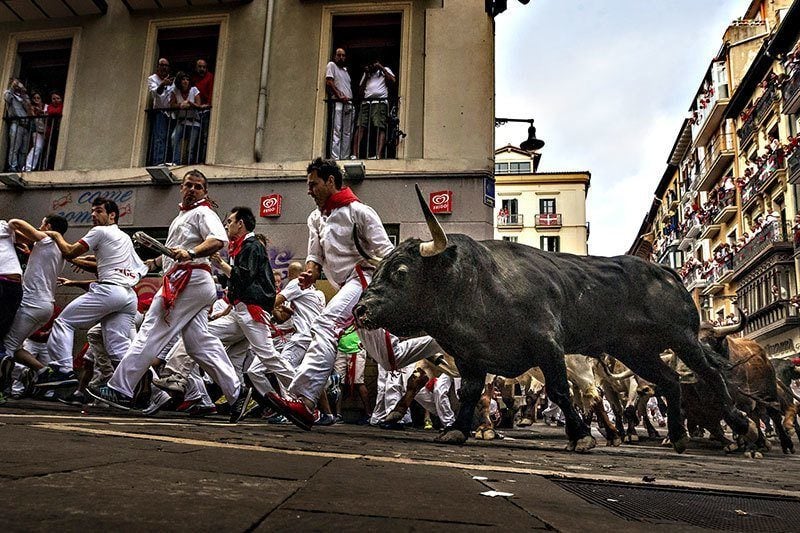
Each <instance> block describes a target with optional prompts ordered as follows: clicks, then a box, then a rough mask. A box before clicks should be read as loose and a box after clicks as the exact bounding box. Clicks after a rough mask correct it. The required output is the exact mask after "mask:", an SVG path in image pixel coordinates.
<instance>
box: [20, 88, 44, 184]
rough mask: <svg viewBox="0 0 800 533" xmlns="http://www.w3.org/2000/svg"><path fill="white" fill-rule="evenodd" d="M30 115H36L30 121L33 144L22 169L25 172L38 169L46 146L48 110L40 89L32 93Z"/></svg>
mask: <svg viewBox="0 0 800 533" xmlns="http://www.w3.org/2000/svg"><path fill="white" fill-rule="evenodd" d="M30 115H31V116H32V117H36V118H34V119H32V120H31V121H30V122H31V134H32V137H31V140H32V141H33V146H31V149H30V151H29V152H28V157H27V158H26V159H25V166H24V167H23V169H22V170H23V172H30V171H32V170H38V166H39V157H40V156H41V155H42V148H44V137H45V131H46V120H45V118H44V116H45V115H46V112H45V105H44V102H43V101H42V94H41V93H40V92H38V91H33V92H32V93H31V108H30Z"/></svg>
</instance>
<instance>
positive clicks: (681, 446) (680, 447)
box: [672, 435, 689, 453]
mask: <svg viewBox="0 0 800 533" xmlns="http://www.w3.org/2000/svg"><path fill="white" fill-rule="evenodd" d="M688 445H689V436H688V435H684V436H683V437H681V438H680V439H678V440H676V441H675V442H673V443H672V447H673V448H674V449H675V451H676V452H678V453H683V452H685V451H686V446H688Z"/></svg>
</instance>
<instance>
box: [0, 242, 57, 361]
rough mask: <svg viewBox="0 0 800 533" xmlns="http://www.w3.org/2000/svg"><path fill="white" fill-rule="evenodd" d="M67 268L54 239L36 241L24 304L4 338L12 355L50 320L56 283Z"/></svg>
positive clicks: (25, 281) (25, 283)
mask: <svg viewBox="0 0 800 533" xmlns="http://www.w3.org/2000/svg"><path fill="white" fill-rule="evenodd" d="M63 269H64V257H63V255H62V254H61V250H59V249H58V245H56V242H55V241H54V240H53V239H51V238H50V237H45V238H43V239H41V240H39V241H37V242H35V243H34V244H33V249H32V250H31V255H30V258H29V259H28V265H27V266H26V267H25V274H24V275H23V276H22V303H21V304H20V306H19V309H18V310H17V314H16V316H15V317H14V322H13V323H12V325H11V330H10V331H9V332H8V334H7V335H6V338H5V340H4V341H3V345H4V346H5V349H6V353H7V354H8V355H14V352H16V351H17V350H19V349H20V348H21V347H22V344H23V343H24V342H25V339H27V338H28V337H29V336H30V335H31V334H32V333H34V332H35V331H37V330H38V329H39V328H41V327H42V326H44V325H45V324H47V323H48V322H49V321H50V317H51V316H53V307H54V305H55V294H56V283H57V281H58V275H59V274H60V273H61V271H62V270H63Z"/></svg>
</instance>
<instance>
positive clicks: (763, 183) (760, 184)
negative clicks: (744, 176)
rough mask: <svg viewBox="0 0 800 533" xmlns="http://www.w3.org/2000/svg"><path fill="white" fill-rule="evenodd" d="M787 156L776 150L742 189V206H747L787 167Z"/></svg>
mask: <svg viewBox="0 0 800 533" xmlns="http://www.w3.org/2000/svg"><path fill="white" fill-rule="evenodd" d="M785 165H786V158H785V157H784V156H783V152H780V151H778V152H775V153H774V154H772V155H771V156H770V157H769V159H767V161H766V162H765V163H764V164H763V165H761V167H759V169H758V171H757V172H756V174H755V176H753V177H751V178H750V181H749V182H748V183H747V185H745V186H744V188H743V189H742V207H743V208H745V209H746V208H747V207H748V206H749V205H750V203H751V201H752V200H754V199H755V198H756V195H757V194H758V193H760V192H763V191H764V190H766V188H767V187H768V186H769V185H770V184H771V183H772V182H773V181H774V180H775V178H777V177H778V173H779V172H781V171H782V170H784V169H785Z"/></svg>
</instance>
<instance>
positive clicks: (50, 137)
mask: <svg viewBox="0 0 800 533" xmlns="http://www.w3.org/2000/svg"><path fill="white" fill-rule="evenodd" d="M49 100H50V102H49V103H48V104H47V105H46V106H45V108H44V110H45V113H46V114H47V116H48V119H47V123H46V126H47V127H46V129H45V133H44V145H45V146H46V149H45V154H44V155H45V157H46V158H47V161H45V162H44V163H43V164H42V166H43V167H44V168H46V169H53V168H55V161H56V146H57V145H58V134H59V132H60V131H61V115H62V114H63V113H64V99H63V98H62V97H61V93H59V92H58V91H50V95H49Z"/></svg>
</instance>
